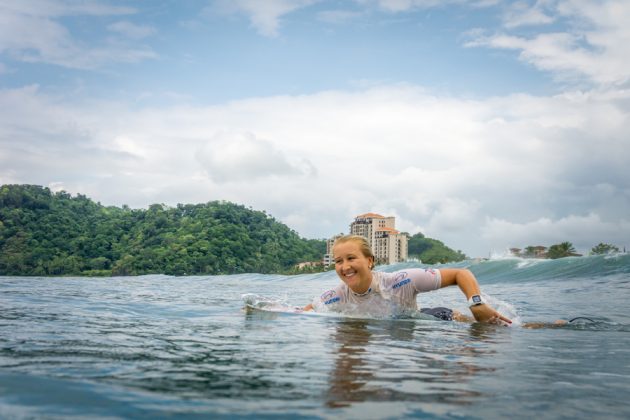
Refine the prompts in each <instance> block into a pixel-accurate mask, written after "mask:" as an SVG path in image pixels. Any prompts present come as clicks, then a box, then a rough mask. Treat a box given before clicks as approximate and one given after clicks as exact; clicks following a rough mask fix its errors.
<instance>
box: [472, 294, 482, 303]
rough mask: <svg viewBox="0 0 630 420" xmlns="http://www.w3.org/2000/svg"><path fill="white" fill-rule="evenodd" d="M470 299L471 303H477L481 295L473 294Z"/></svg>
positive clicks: (479, 301)
mask: <svg viewBox="0 0 630 420" xmlns="http://www.w3.org/2000/svg"><path fill="white" fill-rule="evenodd" d="M472 301H473V303H475V304H477V303H481V296H479V295H475V296H473V297H472Z"/></svg>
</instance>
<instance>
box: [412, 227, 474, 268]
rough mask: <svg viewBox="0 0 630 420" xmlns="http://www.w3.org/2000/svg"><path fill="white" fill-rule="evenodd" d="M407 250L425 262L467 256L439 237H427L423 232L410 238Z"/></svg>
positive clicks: (443, 260)
mask: <svg viewBox="0 0 630 420" xmlns="http://www.w3.org/2000/svg"><path fill="white" fill-rule="evenodd" d="M407 250H408V254H409V256H410V257H415V258H418V259H419V260H420V261H422V262H423V263H425V264H437V263H447V262H454V261H462V260H465V259H466V258H467V257H466V255H465V254H464V253H462V252H461V251H454V250H453V249H451V248H449V247H447V246H446V245H444V243H442V242H441V241H438V240H437V239H431V238H426V237H425V236H424V235H423V234H422V233H416V234H415V235H413V236H412V237H411V238H409V242H408V244H407Z"/></svg>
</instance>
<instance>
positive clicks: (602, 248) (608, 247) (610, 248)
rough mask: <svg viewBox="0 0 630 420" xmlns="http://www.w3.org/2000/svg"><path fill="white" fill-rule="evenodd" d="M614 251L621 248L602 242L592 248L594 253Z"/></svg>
mask: <svg viewBox="0 0 630 420" xmlns="http://www.w3.org/2000/svg"><path fill="white" fill-rule="evenodd" d="M614 252H619V248H617V247H616V246H614V245H610V244H604V243H601V242H600V243H599V244H597V246H594V247H593V249H591V254H592V255H601V254H610V253H614Z"/></svg>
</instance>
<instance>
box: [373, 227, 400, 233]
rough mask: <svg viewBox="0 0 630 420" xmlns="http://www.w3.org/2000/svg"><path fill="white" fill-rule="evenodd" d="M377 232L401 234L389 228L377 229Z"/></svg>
mask: <svg viewBox="0 0 630 420" xmlns="http://www.w3.org/2000/svg"><path fill="white" fill-rule="evenodd" d="M376 231H377V232H383V231H385V232H389V233H400V232H399V231H397V230H396V229H393V228H388V227H381V228H378V229H376Z"/></svg>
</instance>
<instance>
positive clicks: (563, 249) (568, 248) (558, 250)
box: [547, 242, 579, 259]
mask: <svg viewBox="0 0 630 420" xmlns="http://www.w3.org/2000/svg"><path fill="white" fill-rule="evenodd" d="M547 255H548V256H549V258H552V259H556V258H564V257H571V256H578V255H579V254H576V252H575V248H574V247H573V244H572V243H571V242H562V243H559V244H556V245H551V246H550V247H549V251H548V252H547Z"/></svg>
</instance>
